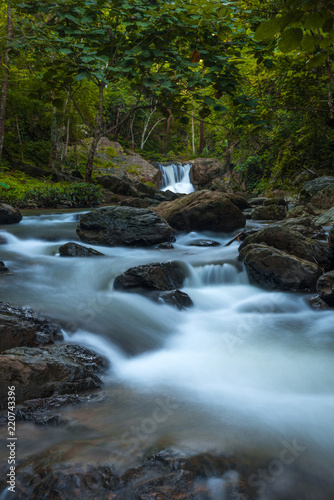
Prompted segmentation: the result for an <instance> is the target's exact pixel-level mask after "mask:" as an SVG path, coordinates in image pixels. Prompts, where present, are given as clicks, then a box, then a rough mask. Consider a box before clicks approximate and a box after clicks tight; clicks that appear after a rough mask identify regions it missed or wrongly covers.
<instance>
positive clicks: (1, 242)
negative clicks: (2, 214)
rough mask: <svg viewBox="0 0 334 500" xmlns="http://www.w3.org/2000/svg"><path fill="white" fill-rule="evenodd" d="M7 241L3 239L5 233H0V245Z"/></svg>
mask: <svg viewBox="0 0 334 500" xmlns="http://www.w3.org/2000/svg"><path fill="white" fill-rule="evenodd" d="M6 243H7V239H6V238H5V233H4V232H3V233H0V245H6Z"/></svg>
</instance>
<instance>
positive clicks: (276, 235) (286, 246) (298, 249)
mask: <svg viewBox="0 0 334 500" xmlns="http://www.w3.org/2000/svg"><path fill="white" fill-rule="evenodd" d="M252 243H257V244H260V243H266V244H267V245H270V246H272V247H274V248H277V249H278V250H283V251H284V252H287V253H289V254H291V255H294V256H296V257H299V258H300V259H304V260H308V261H309V262H313V263H314V264H318V265H319V266H320V267H323V268H324V269H330V268H331V266H332V262H333V253H332V251H331V249H330V248H328V246H327V245H326V244H325V243H321V242H319V241H314V240H311V239H310V238H306V237H305V236H303V235H302V234H301V233H298V232H297V231H293V230H291V229H288V228H286V227H282V226H279V225H274V226H269V227H265V228H264V229H261V230H260V231H257V233H255V234H252V235H250V236H247V238H246V239H245V240H244V241H243V242H242V243H241V245H240V247H239V251H241V250H242V249H243V248H245V247H247V245H250V244H252Z"/></svg>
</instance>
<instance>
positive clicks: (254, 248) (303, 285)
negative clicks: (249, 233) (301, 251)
mask: <svg viewBox="0 0 334 500" xmlns="http://www.w3.org/2000/svg"><path fill="white" fill-rule="evenodd" d="M245 241H246V240H245ZM239 259H240V260H243V261H244V264H245V267H246V270H247V274H248V276H249V279H250V280H251V281H252V282H253V283H256V284H257V285H259V286H262V287H263V288H265V289H267V290H282V291H291V292H314V291H315V289H316V283H317V280H318V278H319V276H320V275H321V270H320V268H319V267H318V266H317V265H316V264H313V263H311V262H309V261H308V260H303V259H300V258H298V257H295V256H294V255H290V254H288V253H286V252H283V251H281V250H278V249H276V248H273V247H269V246H268V245H266V244H256V243H252V244H249V245H247V246H246V247H245V248H243V249H242V251H241V252H240V255H239Z"/></svg>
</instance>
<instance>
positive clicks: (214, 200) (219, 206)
mask: <svg viewBox="0 0 334 500" xmlns="http://www.w3.org/2000/svg"><path fill="white" fill-rule="evenodd" d="M155 211H156V212H157V213H158V214H159V215H160V216H161V217H164V218H165V219H166V220H167V222H168V223H169V224H170V225H171V226H172V227H173V228H174V229H177V230H179V231H204V230H206V231H223V232H230V231H235V230H236V229H239V228H243V227H244V226H245V224H246V218H245V216H244V215H243V214H242V212H241V211H240V210H239V209H238V208H237V207H236V206H235V205H233V203H231V201H230V200H229V199H228V198H227V197H226V196H225V195H224V194H223V193H219V192H217V191H216V192H211V191H197V192H195V193H191V194H187V195H185V196H182V197H181V198H179V199H177V200H175V201H171V202H165V203H161V204H160V205H159V206H158V207H157V208H156V209H155Z"/></svg>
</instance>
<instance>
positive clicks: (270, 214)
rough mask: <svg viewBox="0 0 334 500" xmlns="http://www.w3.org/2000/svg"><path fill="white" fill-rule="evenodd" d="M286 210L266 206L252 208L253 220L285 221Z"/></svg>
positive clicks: (280, 207) (277, 206)
mask: <svg viewBox="0 0 334 500" xmlns="http://www.w3.org/2000/svg"><path fill="white" fill-rule="evenodd" d="M285 216H286V208H285V207H284V206H280V205H266V206H260V207H256V208H254V210H253V212H252V215H251V218H252V219H253V220H282V219H285Z"/></svg>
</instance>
